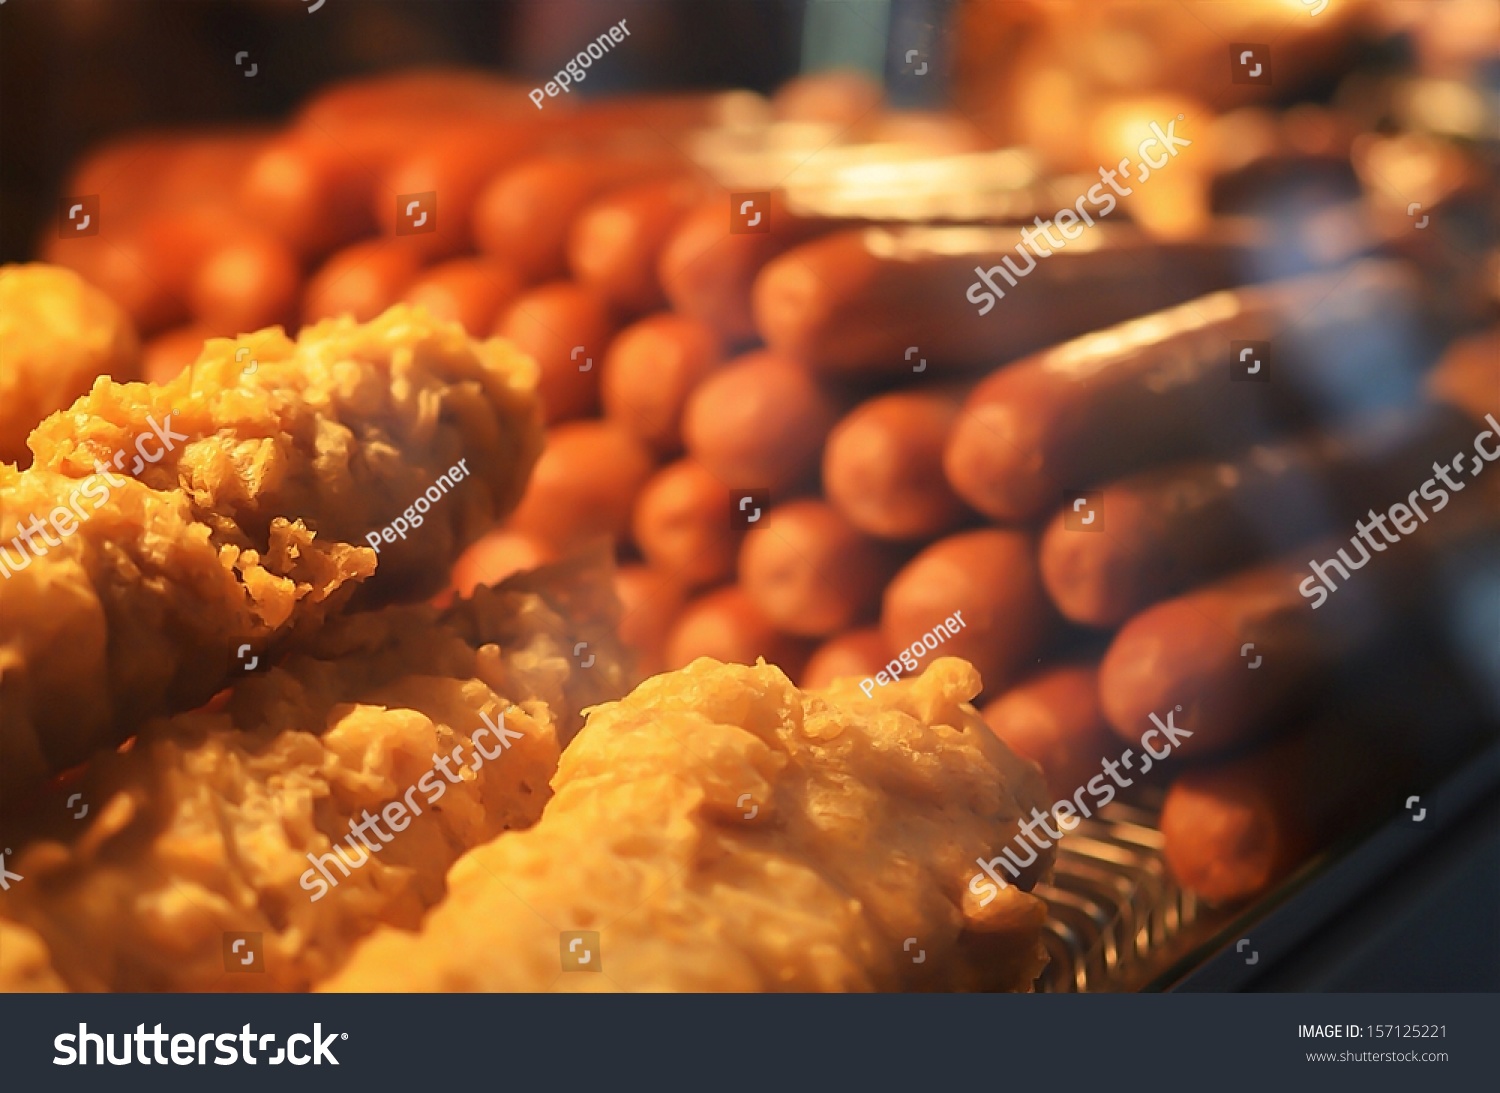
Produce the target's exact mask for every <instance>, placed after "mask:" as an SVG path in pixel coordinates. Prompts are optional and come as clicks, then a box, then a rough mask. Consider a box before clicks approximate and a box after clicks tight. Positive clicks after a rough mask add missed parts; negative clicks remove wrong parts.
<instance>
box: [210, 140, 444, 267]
mask: <svg viewBox="0 0 1500 1093" xmlns="http://www.w3.org/2000/svg"><path fill="white" fill-rule="evenodd" d="M414 128H415V127H414V126H412V125H410V124H404V125H403V124H400V123H396V122H391V123H388V124H386V125H373V124H371V125H365V126H363V127H362V128H361V129H360V130H359V131H358V132H355V133H350V132H339V133H338V134H337V135H334V134H333V133H330V132H329V131H328V130H327V129H325V128H322V127H319V126H316V125H304V126H302V127H299V128H296V129H292V130H290V131H288V132H286V133H283V134H281V135H280V136H278V137H276V138H275V139H273V140H271V141H270V142H268V143H267V145H266V146H265V147H264V148H263V149H262V150H261V151H260V153H259V155H257V156H256V158H255V159H254V160H253V161H252V162H251V163H250V164H249V166H248V167H247V168H246V171H245V177H244V181H243V182H242V183H241V184H240V187H239V202H240V205H241V206H242V207H243V208H244V210H245V213H246V215H247V216H248V217H249V218H250V219H251V220H253V221H254V222H256V223H257V224H260V225H261V226H262V227H264V228H265V229H266V230H267V231H270V232H271V233H272V234H274V235H275V236H276V237H277V238H279V239H280V240H282V242H284V243H286V244H287V245H288V246H289V247H291V248H292V249H293V251H295V252H296V253H297V254H298V255H299V256H300V257H301V258H303V259H310V258H317V257H321V256H322V255H326V254H328V253H329V252H330V251H333V250H335V249H337V248H339V247H342V246H346V245H347V244H349V243H352V242H353V241H354V240H356V239H358V238H360V237H361V236H364V235H368V234H370V233H371V232H373V231H374V230H375V225H376V221H375V211H374V208H373V194H374V191H375V182H376V179H377V178H378V177H379V175H380V173H381V171H382V170H384V169H385V167H386V165H387V164H388V163H389V162H390V160H391V159H392V158H393V157H395V156H397V155H399V154H400V152H401V150H402V148H403V147H405V146H407V143H408V141H409V139H410V138H411V137H412V136H413V135H414Z"/></svg>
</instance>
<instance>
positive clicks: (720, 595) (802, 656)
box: [666, 585, 810, 678]
mask: <svg viewBox="0 0 1500 1093" xmlns="http://www.w3.org/2000/svg"><path fill="white" fill-rule="evenodd" d="M809 651H810V649H809V643H808V642H806V641H804V640H802V639H800V638H794V637H791V636H790V635H788V634H783V633H781V632H780V631H778V630H777V629H776V628H775V627H774V626H772V625H771V622H770V620H769V619H767V618H766V617H765V616H764V615H763V614H761V613H760V611H759V610H758V609H757V608H756V606H755V605H754V604H753V603H751V602H750V598H749V597H748V596H746V595H745V592H744V590H743V589H742V588H740V587H739V586H738V585H728V586H726V587H724V588H717V589H715V590H714V591H712V592H707V593H704V594H703V595H702V596H699V597H698V598H697V599H695V600H693V601H692V602H691V603H689V604H688V605H687V607H686V608H685V609H684V610H683V612H682V614H681V615H680V616H679V617H678V619H677V624H676V625H675V626H674V627H672V632H671V635H670V636H669V637H668V638H667V646H666V664H667V668H668V670H673V669H677V668H681V667H684V666H685V665H688V664H691V663H692V662H693V661H694V660H697V659H698V658H699V657H713V658H714V659H715V660H719V661H724V662H725V663H728V664H754V663H755V659H756V658H757V657H765V658H766V660H767V661H768V662H769V663H771V664H774V665H776V666H777V667H778V668H780V669H781V670H782V671H783V672H785V673H787V675H789V676H791V677H793V678H796V677H797V676H799V675H800V674H801V672H802V666H803V664H805V663H806V661H807V656H808V653H809Z"/></svg>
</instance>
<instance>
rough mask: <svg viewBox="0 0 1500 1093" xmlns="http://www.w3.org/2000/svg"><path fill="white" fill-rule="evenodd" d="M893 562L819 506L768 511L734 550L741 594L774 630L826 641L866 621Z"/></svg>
mask: <svg viewBox="0 0 1500 1093" xmlns="http://www.w3.org/2000/svg"><path fill="white" fill-rule="evenodd" d="M899 562H900V556H899V555H898V554H897V553H896V552H895V551H894V550H893V549H892V548H891V547H890V546H889V545H887V544H883V543H880V542H878V541H877V540H874V539H871V538H869V537H868V536H866V535H863V534H861V533H860V532H859V530H858V529H856V528H855V527H854V526H853V525H852V524H850V523H849V521H847V520H845V519H844V518H843V517H842V516H840V515H839V513H838V511H837V510H836V509H834V508H833V506H832V505H829V504H828V503H827V502H826V501H821V500H815V499H810V498H805V499H802V500H797V501H789V502H787V503H785V504H782V505H778V506H776V507H775V508H773V509H772V510H771V511H770V512H769V513H768V514H766V516H765V517H764V522H763V523H760V524H757V525H756V526H755V527H754V528H752V529H751V530H750V532H749V533H748V534H747V535H746V536H745V541H744V543H743V544H742V545H741V546H740V557H739V577H740V587H742V588H743V589H744V590H745V593H746V594H747V595H748V596H749V597H750V599H751V600H752V601H753V602H754V604H755V606H757V607H759V608H760V610H761V612H762V613H763V614H764V615H765V616H766V618H768V619H770V620H771V622H772V623H773V624H774V625H775V626H776V627H777V628H779V629H781V630H784V631H786V632H787V633H789V634H798V635H801V636H804V637H826V636H827V635H829V634H835V633H837V632H839V631H840V630H844V629H846V628H848V627H849V626H851V625H853V624H854V623H856V622H863V621H865V620H866V619H868V618H870V617H873V615H874V614H875V608H876V605H877V603H878V602H879V598H880V591H881V589H882V588H884V587H885V583H886V581H888V580H889V579H890V577H891V575H892V574H893V573H894V572H895V570H896V567H897V565H898V564H899Z"/></svg>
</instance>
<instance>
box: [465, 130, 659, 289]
mask: <svg viewBox="0 0 1500 1093" xmlns="http://www.w3.org/2000/svg"><path fill="white" fill-rule="evenodd" d="M672 163H673V159H672V158H668V157H665V156H663V155H662V154H660V153H659V152H657V153H655V154H648V153H647V151H646V149H645V148H643V147H636V148H635V149H634V150H632V151H629V152H614V151H606V152H605V153H603V154H593V155H589V154H585V153H583V152H555V153H549V154H542V155H536V156H533V157H531V158H530V159H527V160H525V161H523V162H522V163H519V164H517V165H516V166H514V167H511V168H509V169H507V170H503V171H501V172H500V173H499V174H497V175H496V176H495V177H494V178H492V179H491V180H490V181H489V182H488V183H487V184H486V185H485V187H484V189H483V190H482V191H481V192H480V194H479V197H478V199H477V200H476V201H475V203H474V241H475V243H476V244H477V245H478V246H479V249H480V250H482V251H484V252H485V253H487V254H493V255H495V256H496V257H499V258H503V259H504V260H505V261H507V262H509V263H510V264H511V265H513V266H514V267H515V268H516V271H517V272H518V273H520V275H521V276H522V277H524V278H525V279H526V281H527V282H536V281H548V280H552V279H554V278H558V277H562V276H564V275H565V274H566V273H567V262H568V253H567V250H568V233H569V231H571V230H572V227H573V223H574V221H575V220H577V219H578V217H579V215H580V214H581V213H582V212H583V210H584V209H585V208H587V207H588V206H589V205H590V204H591V203H592V202H593V201H595V200H596V199H597V198H599V197H600V196H602V195H603V194H606V193H608V192H609V191H611V190H616V189H620V188H622V187H625V186H630V185H634V184H636V183H639V182H641V181H643V180H645V179H648V178H650V177H652V176H654V175H660V174H664V173H666V172H668V171H670V170H671V169H672Z"/></svg>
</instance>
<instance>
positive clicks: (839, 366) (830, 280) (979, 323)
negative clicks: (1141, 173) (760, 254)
mask: <svg viewBox="0 0 1500 1093" xmlns="http://www.w3.org/2000/svg"><path fill="white" fill-rule="evenodd" d="M1022 230H1025V231H1029V232H1032V233H1035V231H1036V229H1034V228H1028V229H1016V228H899V229H889V228H866V229H863V230H854V231H841V232H836V233H834V234H832V235H828V236H824V237H823V238H821V239H815V240H813V241H812V242H809V243H804V244H802V245H801V246H798V247H795V248H793V249H792V250H790V251H788V252H787V253H786V254H784V255H782V256H781V257H779V258H776V259H774V260H773V261H771V262H770V263H768V264H767V265H766V267H765V269H763V270H762V271H761V273H760V276H759V277H758V278H757V279H756V282H755V289H754V312H755V325H756V328H757V329H758V330H759V331H760V334H761V336H762V337H763V338H764V339H765V341H766V343H767V345H769V346H770V347H771V348H772V349H775V350H778V351H780V352H782V353H785V354H786V355H787V356H790V357H793V358H795V359H797V360H800V361H802V362H803V363H805V364H806V365H807V366H808V367H810V368H812V369H814V370H816V371H818V372H823V373H845V374H847V373H875V374H878V375H884V376H892V377H894V376H900V375H910V373H911V371H912V368H913V361H914V360H926V361H928V362H930V364H929V367H930V368H931V369H932V370H933V371H934V372H937V371H940V370H941V371H946V372H961V371H974V370H976V369H989V368H993V367H994V366H995V365H996V364H999V363H1002V362H1004V361H1007V360H1010V359H1013V358H1015V357H1018V356H1020V355H1022V354H1023V353H1029V352H1033V351H1035V350H1038V349H1041V348H1042V347H1044V346H1047V345H1052V344H1054V343H1056V342H1060V341H1062V340H1063V339H1065V338H1069V337H1073V336H1076V335H1079V334H1083V333H1085V332H1086V331H1089V330H1096V329H1098V328H1099V327H1100V326H1104V325H1107V324H1110V323H1118V322H1122V321H1124V320H1126V319H1129V318H1132V317H1134V316H1137V315H1142V314H1145V313H1146V312H1149V311H1154V310H1156V309H1158V308H1161V307H1165V306H1167V305H1168V304H1174V303H1178V302H1180V301H1183V300H1187V299H1191V298H1192V297H1193V296H1196V295H1198V294H1200V293H1202V292H1205V291H1209V290H1212V289H1218V288H1224V287H1227V286H1229V285H1233V284H1235V283H1236V282H1237V281H1238V280H1239V279H1240V273H1239V271H1240V269H1241V268H1249V267H1248V257H1249V255H1248V251H1247V250H1246V249H1244V248H1242V247H1239V246H1236V245H1233V244H1230V243H1225V242H1210V241H1205V242H1186V243H1157V242H1151V241H1149V240H1147V239H1146V238H1145V237H1144V236H1142V235H1140V234H1139V233H1137V232H1135V231H1133V230H1132V229H1130V228H1125V227H1117V226H1113V225H1110V226H1097V227H1095V228H1093V229H1090V230H1091V231H1093V232H1095V233H1097V235H1096V236H1095V240H1096V242H1097V245H1095V246H1092V247H1087V248H1085V247H1075V248H1072V249H1069V250H1061V251H1054V252H1052V254H1051V257H1048V258H1042V259H1038V258H1037V257H1035V256H1034V255H1033V254H1032V252H1030V251H1028V250H1026V249H1025V248H1024V247H1022V248H1021V250H1022V253H1023V254H1024V255H1025V257H1026V259H1027V260H1028V261H1029V262H1030V263H1032V264H1031V265H1028V264H1027V261H1022V260H1020V259H1018V257H1017V253H1016V250H1015V249H1014V248H1016V247H1017V246H1019V244H1020V239H1021V235H1020V232H1021V231H1022ZM1041 245H1042V247H1043V248H1044V249H1047V246H1046V244H1045V243H1042V244H1041ZM1005 256H1008V257H1009V258H1010V261H1011V262H1012V263H1015V265H1016V268H1017V270H1018V271H1020V272H1022V273H1023V274H1026V275H1025V276H1024V279H1023V278H1020V277H1016V278H1013V279H1014V280H1015V281H1016V284H1015V286H1014V287H1012V286H1010V285H1009V284H1008V283H1007V282H1006V281H1005V280H1004V277H1007V276H1011V274H1010V271H1009V270H1008V269H1007V267H1006V266H1003V265H1001V261H1002V258H1003V257H1005ZM1028 270H1029V274H1028V273H1027V271H1028ZM981 273H982V274H984V275H985V276H986V277H988V278H989V279H990V281H991V282H994V283H995V285H996V287H995V290H994V291H989V290H987V286H986V284H985V282H984V280H982V279H981V277H980V274H981ZM1000 291H1003V292H1004V293H1005V297H1004V298H1003V299H1000V298H998V297H997V296H996V292H1000ZM909 350H910V351H911V352H908V351H909Z"/></svg>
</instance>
